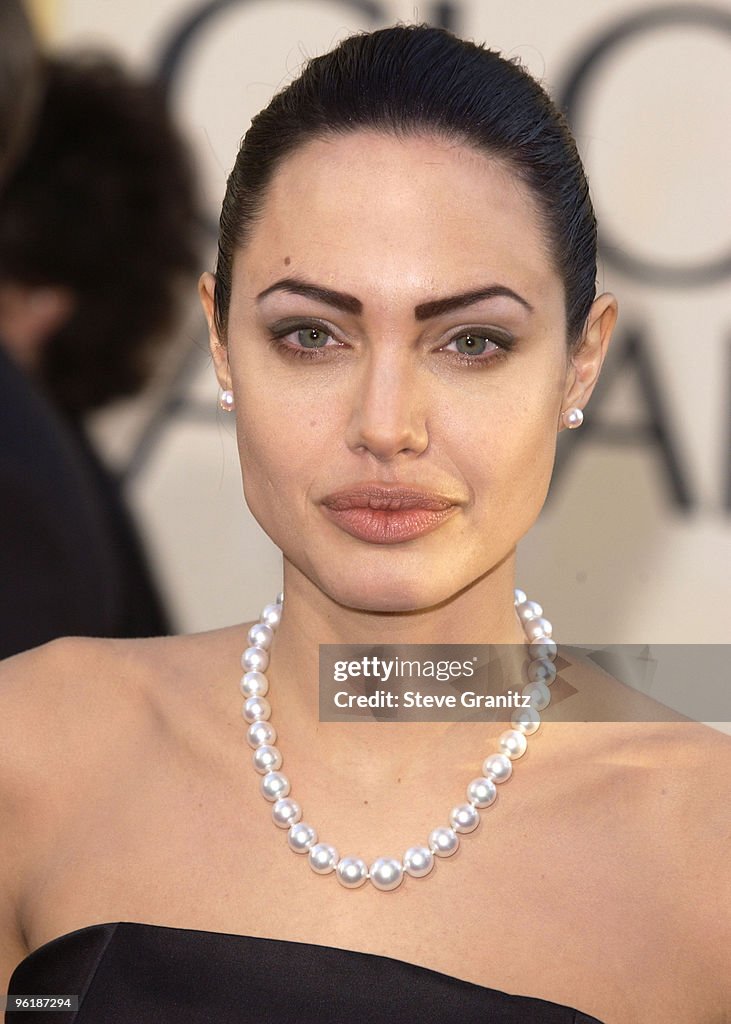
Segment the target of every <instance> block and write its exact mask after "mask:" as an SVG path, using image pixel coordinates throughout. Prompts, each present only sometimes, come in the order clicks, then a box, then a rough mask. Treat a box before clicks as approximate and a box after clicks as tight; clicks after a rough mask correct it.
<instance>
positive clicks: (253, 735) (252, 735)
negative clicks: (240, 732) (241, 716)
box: [246, 721, 277, 749]
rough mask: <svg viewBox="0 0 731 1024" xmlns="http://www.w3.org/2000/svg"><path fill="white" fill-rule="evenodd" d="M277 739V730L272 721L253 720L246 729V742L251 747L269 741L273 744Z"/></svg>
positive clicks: (262, 744)
mask: <svg viewBox="0 0 731 1024" xmlns="http://www.w3.org/2000/svg"><path fill="white" fill-rule="evenodd" d="M276 739H277V730H276V729H275V728H274V726H273V725H272V724H271V722H265V721H260V722H252V724H251V725H250V726H249V728H248V729H247V731H246V742H247V743H248V744H249V746H250V747H254V749H256V748H257V747H262V746H264V744H265V743H268V744H269V746H271V745H272V744H273V743H274V742H276Z"/></svg>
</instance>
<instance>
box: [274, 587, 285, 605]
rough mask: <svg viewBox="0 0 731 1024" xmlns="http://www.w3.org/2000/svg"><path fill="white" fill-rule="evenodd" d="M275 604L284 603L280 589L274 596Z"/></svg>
mask: <svg viewBox="0 0 731 1024" xmlns="http://www.w3.org/2000/svg"><path fill="white" fill-rule="evenodd" d="M274 603H275V604H284V591H283V590H280V591H279V593H278V594H277V596H276V598H275V602H274Z"/></svg>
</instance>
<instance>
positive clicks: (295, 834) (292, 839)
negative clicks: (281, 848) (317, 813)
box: [287, 821, 317, 853]
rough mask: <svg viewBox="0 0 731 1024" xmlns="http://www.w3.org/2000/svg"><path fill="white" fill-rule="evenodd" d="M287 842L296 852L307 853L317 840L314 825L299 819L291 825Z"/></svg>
mask: <svg viewBox="0 0 731 1024" xmlns="http://www.w3.org/2000/svg"><path fill="white" fill-rule="evenodd" d="M287 842H288V843H289V848H290V850H294V852H295V853H307V852H308V851H309V849H310V847H311V846H314V845H315V843H316V842H317V832H315V830H314V828H313V827H312V825H307V824H305V822H304V821H298V822H297V823H296V824H294V825H292V826H291V827H290V830H289V835H288V836H287Z"/></svg>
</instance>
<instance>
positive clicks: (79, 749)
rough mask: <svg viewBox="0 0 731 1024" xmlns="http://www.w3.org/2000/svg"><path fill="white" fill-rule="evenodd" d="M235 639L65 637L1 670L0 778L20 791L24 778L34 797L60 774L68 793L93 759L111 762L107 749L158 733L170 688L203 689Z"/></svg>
mask: <svg viewBox="0 0 731 1024" xmlns="http://www.w3.org/2000/svg"><path fill="white" fill-rule="evenodd" d="M239 635H240V630H238V629H237V630H234V629H233V628H230V629H223V630H216V631H213V632H210V633H200V634H192V635H187V636H173V637H154V638H150V639H144V640H111V639H93V638H86V637H68V638H63V639H61V640H54V641H52V642H51V643H48V644H45V645H43V646H42V647H38V648H36V649H34V650H32V651H28V652H26V653H24V654H20V655H17V656H15V657H13V658H9V659H7V660H6V661H4V662H2V663H0V716H2V721H3V723H4V725H5V742H4V744H3V746H2V749H0V776H4V777H5V778H6V779H7V778H13V779H14V780H15V782H16V784H18V785H21V786H22V781H23V779H24V778H25V777H26V774H27V783H28V784H29V786H31V787H32V788H33V789H34V790H35V789H37V787H36V786H34V783H35V782H37V780H38V778H39V777H43V778H45V779H46V780H48V781H49V782H50V783H51V784H52V780H53V779H54V778H56V777H57V773H58V772H59V770H60V769H63V775H64V776H65V779H66V782H65V783H64V785H67V782H68V777H69V773H70V772H73V771H74V770H79V771H82V770H86V769H88V768H89V767H90V764H91V763H92V762H93V759H94V756H95V754H96V753H100V752H103V753H104V756H108V753H109V751H110V744H111V745H112V747H111V749H113V748H114V747H117V746H118V745H119V744H120V743H123V742H125V740H127V739H129V740H130V741H133V742H139V739H140V736H141V735H144V730H145V726H147V727H149V728H155V727H156V726H157V725H158V724H159V723H158V721H157V720H156V719H157V717H158V711H159V708H160V707H161V706H163V705H164V704H165V702H167V701H169V700H170V697H171V696H172V694H171V693H170V689H171V688H174V689H175V691H176V692H177V693H179V694H182V693H184V692H185V690H186V687H188V686H189V685H194V686H204V685H205V681H206V679H207V678H209V677H210V676H211V675H214V676H215V673H216V671H217V665H216V661H217V658H218V657H219V656H220V657H223V652H224V651H226V653H227V654H228V648H229V647H231V648H232V649H233V650H235V649H236V643H237V642H238V636H239ZM229 663H230V662H229ZM234 664H236V662H235V661H234ZM133 726H134V728H132V727H133ZM140 729H142V733H140ZM3 766H5V767H6V768H7V770H6V771H3Z"/></svg>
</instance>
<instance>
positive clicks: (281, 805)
mask: <svg viewBox="0 0 731 1024" xmlns="http://www.w3.org/2000/svg"><path fill="white" fill-rule="evenodd" d="M301 817H302V808H301V807H300V805H299V804H298V803H297V801H296V800H292V799H291V797H283V798H282V799H281V800H277V802H276V803H275V804H274V806H273V807H272V821H273V822H274V824H275V825H278V826H279V828H290V826H291V825H294V824H295V822H297V821H299V820H300V818H301Z"/></svg>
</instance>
